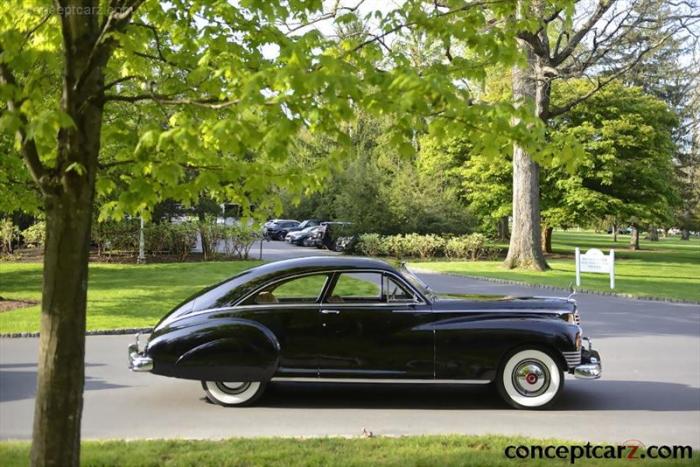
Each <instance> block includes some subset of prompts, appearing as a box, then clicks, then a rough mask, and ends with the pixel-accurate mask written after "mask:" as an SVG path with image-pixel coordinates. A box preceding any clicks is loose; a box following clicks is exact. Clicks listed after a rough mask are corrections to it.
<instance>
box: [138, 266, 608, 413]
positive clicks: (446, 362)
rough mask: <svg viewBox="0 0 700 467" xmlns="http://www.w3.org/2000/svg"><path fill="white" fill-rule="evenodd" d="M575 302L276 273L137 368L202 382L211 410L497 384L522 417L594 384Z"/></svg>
mask: <svg viewBox="0 0 700 467" xmlns="http://www.w3.org/2000/svg"><path fill="white" fill-rule="evenodd" d="M579 321H580V320H579V316H578V312H577V307H576V303H575V301H574V300H571V299H567V298H544V297H518V298H512V297H502V296H468V295H462V296H438V295H436V294H435V293H434V292H433V291H432V290H431V289H430V288H428V287H427V286H426V285H425V284H423V283H422V282H421V280H420V279H419V278H418V277H416V276H415V275H413V274H412V273H411V272H410V271H408V270H407V269H405V268H404V267H402V268H401V269H400V270H396V269H394V268H393V267H391V266H389V265H388V264H386V263H384V262H382V261H379V260H375V259H369V258H354V257H311V258H301V259H293V260H286V261H279V262H275V263H268V264H265V265H262V266H258V267H256V268H253V269H249V270H247V271H245V272H243V273H241V274H238V275H237V276H234V277H232V278H231V279H228V280H226V281H224V282H222V283H220V284H218V285H215V286H212V287H210V288H208V289H205V290H203V291H201V292H200V293H199V294H197V295H195V296H193V297H191V298H189V299H188V300H186V301H185V302H183V303H182V304H180V305H178V306H177V307H175V309H173V310H172V311H171V312H170V313H168V314H167V315H166V316H165V317H164V318H163V319H162V320H161V321H160V322H159V323H158V324H157V326H156V327H155V329H154V330H153V332H152V334H151V336H150V339H149V340H148V342H147V344H146V346H145V348H144V349H143V350H140V349H139V343H138V337H137V340H136V344H132V345H131V346H129V362H130V368H131V369H132V370H134V371H150V372H152V373H154V374H158V375H164V376H172V377H176V378H186V379H194V380H200V381H201V382H202V386H203V388H204V391H205V393H206V395H207V397H208V399H209V400H211V401H212V402H215V403H218V404H221V405H226V406H232V405H245V404H251V403H253V402H254V401H255V400H256V399H257V398H258V397H259V396H260V395H261V394H262V392H263V390H264V389H265V385H266V384H267V383H268V382H270V381H298V382H315V383H416V384H434V383H451V384H489V383H492V382H493V383H495V384H494V385H495V386H496V387H497V388H498V392H499V393H500V394H501V396H502V397H503V398H504V399H505V401H506V402H508V403H509V404H510V405H512V406H514V407H517V408H534V407H545V406H549V405H550V404H551V403H553V402H554V400H555V399H556V398H557V396H559V395H560V393H561V392H562V388H563V382H564V374H565V373H571V374H574V375H575V376H577V377H579V378H585V379H595V378H599V377H600V374H601V365H600V356H599V355H598V353H597V352H596V351H594V350H591V348H590V341H588V348H585V347H584V346H582V339H583V338H582V335H581V327H580V326H579Z"/></svg>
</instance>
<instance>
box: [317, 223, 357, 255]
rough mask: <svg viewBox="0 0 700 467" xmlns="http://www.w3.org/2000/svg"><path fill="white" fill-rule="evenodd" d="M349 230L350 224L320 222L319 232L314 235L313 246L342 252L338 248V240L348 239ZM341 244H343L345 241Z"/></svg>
mask: <svg viewBox="0 0 700 467" xmlns="http://www.w3.org/2000/svg"><path fill="white" fill-rule="evenodd" d="M351 229H352V222H321V225H320V228H319V230H318V231H316V233H315V234H314V246H315V247H317V248H327V249H329V250H333V251H342V248H338V246H339V242H338V240H339V239H341V238H345V237H350V236H349V235H348V234H349V231H350V230H351ZM342 244H343V245H344V244H345V240H343V243H342Z"/></svg>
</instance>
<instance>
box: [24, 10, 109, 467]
mask: <svg viewBox="0 0 700 467" xmlns="http://www.w3.org/2000/svg"><path fill="white" fill-rule="evenodd" d="M78 5H82V3H81V2H77V3H76V5H72V6H73V7H76V6H78ZM61 24H62V33H63V41H64V54H65V69H64V82H63V95H62V98H61V109H62V110H63V112H65V113H66V114H67V115H69V116H70V117H71V118H72V120H73V126H71V127H67V128H62V129H61V130H59V132H58V138H57V140H58V144H57V148H58V154H57V157H56V169H55V170H52V171H50V172H49V173H50V176H48V175H47V180H43V181H42V192H43V197H44V205H45V208H46V246H45V250H44V287H43V294H42V304H41V336H40V339H39V362H38V372H37V393H36V402H35V410H34V430H33V438H32V450H31V462H32V465H35V466H44V465H56V466H61V467H68V466H77V465H78V463H79V460H80V418H81V414H82V407H83V384H84V381H85V377H84V366H85V311H86V306H85V302H86V296H87V282H88V258H89V248H90V225H91V222H92V208H93V198H94V190H95V173H96V170H97V158H98V155H99V152H100V132H101V128H102V106H103V103H102V102H103V101H102V96H103V92H104V74H103V71H102V70H103V67H104V65H105V64H106V62H107V59H108V53H109V51H108V50H107V49H99V48H95V47H94V44H95V43H96V41H97V39H98V37H100V25H99V17H98V15H71V14H65V15H62V16H61Z"/></svg>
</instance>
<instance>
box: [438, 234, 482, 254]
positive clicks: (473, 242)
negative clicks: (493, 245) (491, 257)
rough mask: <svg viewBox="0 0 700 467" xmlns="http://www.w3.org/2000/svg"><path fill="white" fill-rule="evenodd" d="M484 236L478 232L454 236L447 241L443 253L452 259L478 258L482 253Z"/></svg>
mask: <svg viewBox="0 0 700 467" xmlns="http://www.w3.org/2000/svg"><path fill="white" fill-rule="evenodd" d="M485 243H486V237H484V235H482V234H479V233H473V234H471V235H462V236H460V237H454V238H451V239H449V240H448V241H447V244H446V246H445V255H446V256H447V257H448V258H452V259H470V260H472V261H474V260H477V259H479V258H480V257H481V256H482V255H483V254H484V253H485V250H484V244H485Z"/></svg>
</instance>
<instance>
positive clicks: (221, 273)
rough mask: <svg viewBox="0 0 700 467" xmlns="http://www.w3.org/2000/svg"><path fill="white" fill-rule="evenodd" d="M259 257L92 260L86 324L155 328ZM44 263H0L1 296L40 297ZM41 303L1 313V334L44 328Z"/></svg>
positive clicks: (107, 326)
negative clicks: (195, 260) (179, 306)
mask: <svg viewBox="0 0 700 467" xmlns="http://www.w3.org/2000/svg"><path fill="white" fill-rule="evenodd" d="M258 264H260V262H259V261H221V262H218V261H217V262H208V263H164V264H145V265H134V264H101V263H94V264H90V278H89V287H88V305H87V328H88V329H89V330H93V329H118V328H142V327H151V326H153V325H155V324H156V322H157V321H158V320H159V319H160V318H161V317H162V316H163V315H164V314H165V313H166V312H167V311H168V310H170V309H171V308H172V307H173V306H175V305H177V304H178V303H179V302H181V301H182V300H184V299H185V298H187V297H188V296H190V295H192V294H193V293H195V292H197V291H198V290H200V289H202V288H203V287H205V286H207V285H211V284H215V283H216V282H219V281H222V280H224V279H226V278H227V277H230V276H233V275H235V274H237V273H239V272H241V271H243V270H245V269H248V268H251V267H253V266H256V265H258ZM41 271H42V266H41V264H40V263H0V296H1V297H3V298H12V299H30V300H40V299H41V282H42V279H41ZM39 314H40V312H39V306H38V305H36V306H31V307H27V308H21V309H17V310H12V311H6V312H2V313H0V333H10V332H33V331H38V330H39Z"/></svg>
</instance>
